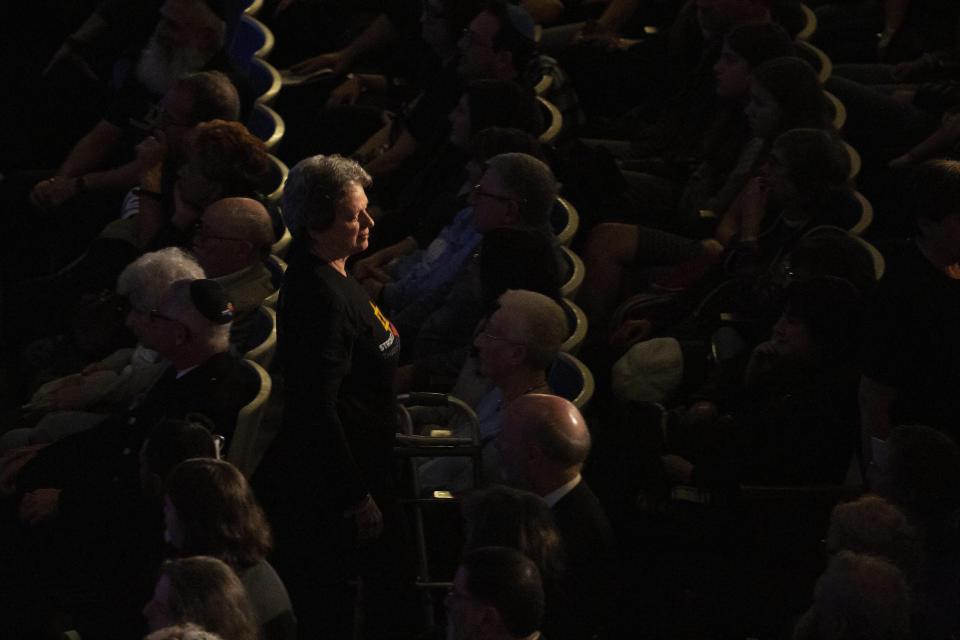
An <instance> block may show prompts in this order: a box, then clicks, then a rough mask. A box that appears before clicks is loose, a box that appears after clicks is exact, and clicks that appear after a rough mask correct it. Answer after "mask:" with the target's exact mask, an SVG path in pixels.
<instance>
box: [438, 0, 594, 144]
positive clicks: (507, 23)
mask: <svg viewBox="0 0 960 640" xmlns="http://www.w3.org/2000/svg"><path fill="white" fill-rule="evenodd" d="M534 26H535V25H534V23H533V20H532V19H531V18H530V15H529V14H528V13H527V12H526V11H524V10H523V9H521V8H520V7H518V6H515V5H513V4H510V3H509V2H506V1H505V0H490V1H488V2H487V3H486V5H485V8H484V10H483V11H481V12H480V13H479V14H477V16H476V17H475V18H474V19H473V20H472V21H471V22H470V24H469V25H468V26H467V28H466V29H464V30H463V35H462V37H461V38H460V41H459V42H458V43H457V46H458V47H459V49H460V63H459V66H458V67H457V69H458V71H459V73H460V77H461V78H463V79H464V80H465V81H467V82H473V81H476V80H484V79H494V80H511V81H515V82H517V83H518V84H519V85H521V86H523V87H526V88H528V89H533V88H535V87H536V86H538V85H539V84H540V83H541V82H545V81H546V80H549V84H547V88H546V90H545V91H544V92H543V97H544V98H545V99H546V100H547V101H549V102H550V103H551V104H553V105H554V106H556V107H557V108H558V109H559V110H560V113H561V114H562V115H563V122H564V123H565V126H569V125H571V124H575V123H580V122H582V121H583V113H582V112H581V110H580V103H579V99H578V98H577V95H576V93H575V91H574V89H573V86H572V85H571V84H570V83H569V82H568V81H567V77H566V74H565V73H564V72H563V70H562V69H561V68H560V67H559V66H558V65H557V61H556V60H554V59H553V58H551V57H549V56H545V55H541V54H539V53H538V52H537V44H536V41H535V39H534Z"/></svg>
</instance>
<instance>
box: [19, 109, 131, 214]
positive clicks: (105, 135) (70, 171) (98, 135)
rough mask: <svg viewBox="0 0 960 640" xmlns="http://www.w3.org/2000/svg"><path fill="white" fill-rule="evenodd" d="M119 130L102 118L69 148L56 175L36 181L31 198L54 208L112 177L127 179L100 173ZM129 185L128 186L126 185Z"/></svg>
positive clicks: (108, 183) (103, 185)
mask: <svg viewBox="0 0 960 640" xmlns="http://www.w3.org/2000/svg"><path fill="white" fill-rule="evenodd" d="M122 133H123V131H122V129H121V128H120V127H118V126H116V125H115V124H112V123H110V122H108V121H106V120H101V121H100V122H98V123H97V124H96V126H95V127H94V128H93V129H92V130H91V131H90V132H89V133H88V134H87V135H85V136H84V137H82V138H80V140H79V142H77V144H76V145H75V146H74V147H73V149H72V150H71V151H70V153H69V155H67V158H66V160H64V161H63V164H62V165H60V168H59V169H58V170H57V175H56V176H54V177H53V178H50V179H49V180H44V181H43V182H40V183H38V184H37V185H36V186H35V187H34V188H33V190H32V191H31V192H30V199H31V201H32V202H33V203H34V204H35V205H36V206H38V207H39V208H40V209H42V210H44V211H50V210H52V209H56V208H57V207H59V206H60V205H62V204H63V203H64V202H66V201H68V200H70V199H71V198H73V197H75V196H76V195H78V194H79V193H80V192H81V191H83V190H87V189H89V190H97V191H99V190H102V189H105V188H108V187H110V186H112V185H113V184H114V179H119V180H121V181H122V180H124V179H129V177H130V176H129V174H128V173H126V172H119V173H118V174H117V175H113V174H114V172H109V171H108V172H100V173H101V174H103V175H97V176H94V175H91V174H93V173H94V172H97V170H98V169H101V168H102V167H103V165H104V163H105V162H106V161H107V158H109V157H110V156H111V155H112V154H113V153H114V151H116V149H117V145H118V144H119V142H120V138H121V136H122ZM127 188H129V187H127Z"/></svg>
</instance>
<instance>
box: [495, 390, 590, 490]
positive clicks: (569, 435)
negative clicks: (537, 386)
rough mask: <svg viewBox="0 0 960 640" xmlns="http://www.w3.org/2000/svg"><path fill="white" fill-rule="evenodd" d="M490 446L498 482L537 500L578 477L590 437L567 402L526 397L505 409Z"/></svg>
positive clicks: (571, 405) (540, 396) (557, 399)
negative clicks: (537, 495)
mask: <svg viewBox="0 0 960 640" xmlns="http://www.w3.org/2000/svg"><path fill="white" fill-rule="evenodd" d="M496 446H497V451H498V453H499V459H500V471H501V473H502V474H503V477H504V479H505V480H506V481H507V482H508V483H510V484H512V485H514V486H517V487H520V488H524V489H529V490H532V491H535V492H537V493H540V494H541V495H543V494H544V493H548V492H550V491H552V490H553V489H555V488H557V486H559V485H562V484H564V483H566V482H567V481H568V480H570V479H572V478H573V477H574V476H575V475H576V474H577V473H579V472H580V469H581V467H582V466H583V463H584V461H585V460H586V459H587V456H588V455H589V453H590V431H589V430H588V429H587V423H586V421H585V420H584V419H583V415H581V413H580V411H579V409H577V408H576V407H575V406H574V405H573V403H571V402H570V401H569V400H566V399H564V398H561V397H559V396H553V395H545V394H538V393H531V394H526V395H523V396H520V397H519V398H517V399H516V400H514V401H513V402H512V403H510V405H509V406H508V407H507V409H506V411H505V412H504V415H503V420H502V423H501V433H500V436H499V437H498V438H497V445H496Z"/></svg>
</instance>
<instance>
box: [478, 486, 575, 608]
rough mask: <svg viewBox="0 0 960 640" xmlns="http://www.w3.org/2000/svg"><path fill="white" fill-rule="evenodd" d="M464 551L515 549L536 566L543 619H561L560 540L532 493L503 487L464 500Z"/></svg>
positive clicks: (550, 517) (547, 511) (544, 507)
mask: <svg viewBox="0 0 960 640" xmlns="http://www.w3.org/2000/svg"><path fill="white" fill-rule="evenodd" d="M460 510H461V513H462V515H463V520H464V534H465V535H464V537H465V538H466V542H465V544H464V552H465V553H469V551H470V550H472V549H477V548H480V547H486V546H503V547H510V548H511V549H516V550H517V551H519V552H521V553H522V554H524V555H525V556H527V557H528V558H530V559H531V560H533V562H534V564H536V565H537V569H539V570H540V579H541V581H542V582H543V591H544V596H545V598H546V603H545V611H544V620H545V621H546V622H545V624H547V625H549V624H550V620H552V619H554V618H557V617H561V618H562V617H563V614H562V613H561V612H558V611H557V608H558V607H563V606H566V602H565V601H564V600H563V597H562V595H561V593H560V592H559V589H560V584H561V581H562V579H563V572H564V565H565V560H564V549H563V540H562V538H561V534H560V531H559V529H558V528H557V525H556V524H555V523H554V518H553V514H552V513H551V512H550V507H549V506H547V503H546V502H544V501H543V499H542V498H541V497H540V496H538V495H537V494H535V493H531V492H529V491H522V490H519V489H512V488H510V487H505V486H502V485H497V486H493V487H490V488H488V489H480V490H478V491H474V492H471V493H469V494H467V495H466V496H465V497H464V500H463V503H462V506H461V509H460Z"/></svg>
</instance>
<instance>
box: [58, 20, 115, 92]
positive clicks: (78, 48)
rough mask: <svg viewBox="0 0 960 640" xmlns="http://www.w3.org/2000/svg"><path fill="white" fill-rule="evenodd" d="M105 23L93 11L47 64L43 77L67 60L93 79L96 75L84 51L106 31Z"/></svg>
mask: <svg viewBox="0 0 960 640" xmlns="http://www.w3.org/2000/svg"><path fill="white" fill-rule="evenodd" d="M107 26H108V24H107V21H106V20H104V19H103V16H101V15H100V14H99V13H97V12H96V11H94V12H93V13H91V14H90V15H89V16H88V17H87V19H86V20H85V21H84V23H83V24H82V25H80V28H78V29H77V30H76V31H74V32H73V33H72V34H70V35H69V36H68V37H67V39H66V40H64V41H63V44H62V45H60V48H59V49H57V51H56V53H54V54H53V57H52V58H51V59H50V62H49V63H47V66H46V67H45V68H44V70H43V75H44V76H45V75H47V74H48V73H50V71H51V70H52V69H53V68H54V67H55V66H57V65H58V64H59V63H61V62H63V61H65V60H67V59H69V60H71V62H73V64H74V66H76V68H78V69H80V70H81V71H82V72H83V73H84V74H86V75H87V76H88V77H90V78H93V79H95V78H96V74H95V73H94V72H93V69H92V68H91V67H90V65H89V63H88V62H87V60H86V58H85V56H84V49H87V48H89V47H90V46H91V45H92V43H93V42H94V41H95V40H96V39H97V38H100V37H102V36H103V34H104V32H106V30H107Z"/></svg>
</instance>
